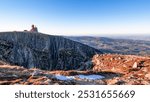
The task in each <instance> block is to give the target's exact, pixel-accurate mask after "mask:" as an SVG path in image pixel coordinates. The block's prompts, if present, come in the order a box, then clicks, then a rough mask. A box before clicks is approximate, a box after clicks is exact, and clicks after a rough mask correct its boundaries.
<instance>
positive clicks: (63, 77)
mask: <svg viewBox="0 0 150 102" xmlns="http://www.w3.org/2000/svg"><path fill="white" fill-rule="evenodd" d="M55 78H56V79H58V80H74V79H76V78H78V79H85V80H99V79H103V78H104V76H101V75H96V74H93V75H82V74H80V75H75V76H64V75H55Z"/></svg>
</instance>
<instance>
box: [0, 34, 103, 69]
mask: <svg viewBox="0 0 150 102" xmlns="http://www.w3.org/2000/svg"><path fill="white" fill-rule="evenodd" d="M96 53H102V52H100V51H99V50H96V49H94V48H92V47H89V46H86V45H84V44H81V43H78V42H75V41H72V40H69V39H66V38H63V37H61V36H52V35H45V34H41V33H30V32H2V33H0V60H3V61H6V62H9V63H10V64H15V65H19V66H24V67H27V68H32V67H36V68H41V69H46V70H72V69H80V70H85V69H86V67H87V65H86V64H88V65H89V64H90V63H89V60H90V59H91V58H92V56H93V55H95V54H96Z"/></svg>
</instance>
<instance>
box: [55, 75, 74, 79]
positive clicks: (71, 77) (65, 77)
mask: <svg viewBox="0 0 150 102" xmlns="http://www.w3.org/2000/svg"><path fill="white" fill-rule="evenodd" d="M55 77H56V79H58V80H73V79H74V77H73V76H64V75H55Z"/></svg>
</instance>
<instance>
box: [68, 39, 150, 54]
mask: <svg viewBox="0 0 150 102" xmlns="http://www.w3.org/2000/svg"><path fill="white" fill-rule="evenodd" d="M67 38H69V39H71V40H74V41H77V42H80V43H83V44H86V45H89V46H91V47H93V48H96V49H99V50H101V51H102V52H104V53H115V54H132V55H150V37H149V36H148V37H112V38H108V37H89V36H80V37H67ZM144 39H145V40H144Z"/></svg>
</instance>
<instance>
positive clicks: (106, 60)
mask: <svg viewBox="0 0 150 102" xmlns="http://www.w3.org/2000/svg"><path fill="white" fill-rule="evenodd" d="M92 61H93V64H94V67H93V70H94V71H97V72H116V73H121V74H123V75H122V76H121V77H115V78H110V79H108V80H105V82H106V83H107V84H117V85H118V84H119V85H120V84H123V85H124V84H129V85H145V84H148V85H149V84H150V57H142V56H135V55H119V54H102V55H95V56H94V57H93V60H92Z"/></svg>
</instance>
